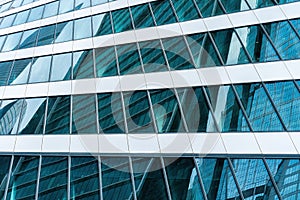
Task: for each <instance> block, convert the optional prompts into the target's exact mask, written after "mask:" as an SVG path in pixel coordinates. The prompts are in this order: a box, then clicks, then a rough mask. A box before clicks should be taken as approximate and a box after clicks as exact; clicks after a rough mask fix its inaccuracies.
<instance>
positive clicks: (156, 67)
mask: <svg viewBox="0 0 300 200" xmlns="http://www.w3.org/2000/svg"><path fill="white" fill-rule="evenodd" d="M139 46H140V50H141V57H142V61H143V66H144V69H145V72H146V73H148V72H162V71H168V67H167V63H166V59H165V56H164V54H163V50H162V48H161V45H160V42H159V40H152V41H145V42H140V43H139Z"/></svg>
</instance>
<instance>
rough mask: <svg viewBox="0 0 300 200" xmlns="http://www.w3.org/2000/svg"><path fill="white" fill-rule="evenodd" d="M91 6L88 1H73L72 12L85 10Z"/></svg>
mask: <svg viewBox="0 0 300 200" xmlns="http://www.w3.org/2000/svg"><path fill="white" fill-rule="evenodd" d="M90 6H91V1H90V0H75V9H74V10H80V9H83V8H87V7H90Z"/></svg>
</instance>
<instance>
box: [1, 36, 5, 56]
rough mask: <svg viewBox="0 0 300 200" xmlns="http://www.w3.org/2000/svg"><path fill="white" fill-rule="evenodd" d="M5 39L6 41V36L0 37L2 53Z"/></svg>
mask: <svg viewBox="0 0 300 200" xmlns="http://www.w3.org/2000/svg"><path fill="white" fill-rule="evenodd" d="M5 39H6V35H2V36H0V52H1V49H2V46H3V44H4V42H5Z"/></svg>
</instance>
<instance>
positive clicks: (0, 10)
mask: <svg viewBox="0 0 300 200" xmlns="http://www.w3.org/2000/svg"><path fill="white" fill-rule="evenodd" d="M10 6H11V2H8V3H6V4H3V5H2V6H1V9H0V12H4V11H6V10H8V9H9V7H10Z"/></svg>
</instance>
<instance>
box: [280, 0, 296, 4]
mask: <svg viewBox="0 0 300 200" xmlns="http://www.w3.org/2000/svg"><path fill="white" fill-rule="evenodd" d="M298 1H299V0H278V3H279V4H285V3H292V2H298Z"/></svg>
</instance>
